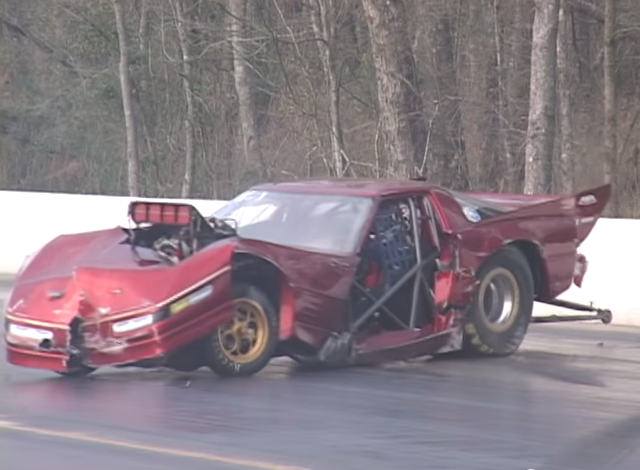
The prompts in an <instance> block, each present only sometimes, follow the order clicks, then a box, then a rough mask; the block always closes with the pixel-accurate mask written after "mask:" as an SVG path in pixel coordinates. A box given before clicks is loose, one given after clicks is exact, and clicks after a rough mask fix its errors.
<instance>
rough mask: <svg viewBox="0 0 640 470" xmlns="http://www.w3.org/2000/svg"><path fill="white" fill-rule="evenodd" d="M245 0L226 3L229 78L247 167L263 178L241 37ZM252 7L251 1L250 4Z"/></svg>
mask: <svg viewBox="0 0 640 470" xmlns="http://www.w3.org/2000/svg"><path fill="white" fill-rule="evenodd" d="M248 1H249V0H229V11H230V13H231V18H230V24H231V44H232V47H233V75H234V79H235V85H236V93H237V95H238V114H239V118H240V125H241V128H242V142H243V148H244V156H245V163H246V165H247V167H250V166H251V165H258V168H260V173H261V176H260V177H261V178H265V177H266V175H267V168H266V165H265V163H264V160H263V154H262V147H261V145H260V129H259V126H258V121H257V104H256V100H255V95H254V94H253V85H252V82H253V80H252V71H251V65H250V63H249V50H248V47H247V41H248V38H247V37H246V35H245V31H246V29H247V28H246V24H247V17H248V14H247V13H248V8H250V7H249V3H248ZM251 4H253V2H251Z"/></svg>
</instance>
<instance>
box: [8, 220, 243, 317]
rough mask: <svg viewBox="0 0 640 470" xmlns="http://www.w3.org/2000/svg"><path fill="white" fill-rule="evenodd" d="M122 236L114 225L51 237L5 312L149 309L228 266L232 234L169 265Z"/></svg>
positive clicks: (20, 277)
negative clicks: (94, 230)
mask: <svg viewBox="0 0 640 470" xmlns="http://www.w3.org/2000/svg"><path fill="white" fill-rule="evenodd" d="M125 240H126V234H125V232H124V231H123V230H122V229H121V228H119V227H117V228H114V229H109V230H102V231H97V232H88V233H80V234H73V235H62V236H60V237H58V238H56V239H54V240H52V241H51V242H49V243H48V244H47V245H45V246H44V247H43V248H42V249H41V250H40V251H39V252H38V253H37V254H35V255H34V256H33V257H32V258H31V259H30V260H29V261H28V262H27V263H26V265H25V267H23V269H22V270H21V272H20V273H19V274H18V278H17V279H16V282H15V284H14V287H13V290H12V292H11V295H10V298H9V301H8V303H7V313H8V314H9V315H12V316H14V317H17V318H20V317H22V318H29V319H32V320H34V319H35V320H40V321H43V322H53V323H64V324H68V323H69V322H70V321H71V319H72V318H73V317H74V316H76V315H78V314H79V315H81V316H84V317H91V316H94V315H109V314H113V313H123V312H127V311H132V310H140V309H147V308H148V309H153V308H155V306H156V305H158V304H162V303H163V302H165V301H168V300H170V299H172V298H174V297H176V296H178V295H181V293H183V292H185V291H188V290H189V289H190V288H193V287H195V286H196V285H197V284H198V283H199V282H201V281H202V280H204V279H206V278H207V277H211V275H213V274H214V273H216V272H218V271H220V270H222V269H224V268H226V267H228V266H229V265H230V261H231V255H232V253H233V249H234V240H233V239H227V240H221V241H219V242H217V243H215V244H213V245H210V246H209V247H207V248H206V249H204V250H202V251H201V252H199V253H198V254H196V255H195V256H192V257H191V258H189V259H187V260H185V261H183V262H182V263H180V264H178V265H176V266H168V265H166V264H164V263H162V262H161V261H160V260H159V259H158V258H157V257H155V255H154V253H153V251H152V250H147V249H138V250H137V252H138V253H139V254H140V256H141V257H143V258H145V259H143V260H141V259H140V258H138V257H136V256H135V254H134V252H133V251H132V249H131V246H130V245H128V244H125V243H123V242H124V241H125ZM185 293H186V292H185ZM81 299H82V302H81Z"/></svg>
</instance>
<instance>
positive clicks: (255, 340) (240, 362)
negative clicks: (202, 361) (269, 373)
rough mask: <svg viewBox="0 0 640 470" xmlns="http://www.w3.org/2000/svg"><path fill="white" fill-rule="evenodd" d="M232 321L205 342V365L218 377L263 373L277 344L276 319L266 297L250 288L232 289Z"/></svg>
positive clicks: (244, 285)
mask: <svg viewBox="0 0 640 470" xmlns="http://www.w3.org/2000/svg"><path fill="white" fill-rule="evenodd" d="M233 296H234V312H233V317H232V319H231V320H230V321H229V322H228V323H226V324H224V325H221V326H220V327H218V328H216V330H215V331H213V332H212V333H213V334H212V335H211V336H210V340H209V341H208V342H207V346H206V348H207V365H208V367H209V368H210V369H211V370H212V371H213V372H215V373H216V374H217V375H221V376H246V375H253V374H255V373H257V372H259V371H260V370H262V369H263V368H264V367H265V366H266V365H267V364H268V363H269V361H270V360H271V357H272V356H273V354H274V353H275V351H276V347H277V344H278V325H279V318H278V314H277V310H276V308H275V307H274V306H273V303H272V302H271V300H270V299H269V297H268V296H267V295H266V294H265V293H264V292H263V291H262V290H260V289H258V288H257V287H255V286H253V285H250V284H236V285H234V287H233Z"/></svg>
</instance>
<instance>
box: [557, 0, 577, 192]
mask: <svg viewBox="0 0 640 470" xmlns="http://www.w3.org/2000/svg"><path fill="white" fill-rule="evenodd" d="M558 18H559V21H558V46H557V50H558V98H559V110H558V111H559V112H558V115H559V117H560V175H559V181H558V183H559V184H558V185H557V186H558V189H559V191H560V192H563V193H572V192H573V190H574V186H575V180H574V178H575V174H574V158H575V157H574V151H573V123H572V112H573V105H572V99H573V97H572V93H571V89H572V88H573V80H572V78H573V76H572V73H571V66H572V61H571V55H570V51H571V37H572V35H571V11H570V9H569V6H568V4H567V0H560V11H559V15H558Z"/></svg>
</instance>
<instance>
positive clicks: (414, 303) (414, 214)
mask: <svg viewBox="0 0 640 470" xmlns="http://www.w3.org/2000/svg"><path fill="white" fill-rule="evenodd" d="M408 201H409V208H410V213H411V223H412V229H413V243H414V246H415V250H416V265H415V266H414V267H413V268H411V269H410V270H409V271H407V272H406V273H405V275H404V276H402V278H400V280H399V281H398V282H397V283H396V284H395V285H394V286H392V287H391V288H390V289H389V290H388V291H387V292H385V293H384V295H382V296H381V297H380V298H379V299H378V300H376V301H375V302H374V304H373V305H372V306H371V307H369V308H368V309H367V310H366V311H365V312H364V313H363V314H362V315H360V317H359V318H358V319H357V320H356V321H355V322H354V323H353V325H352V326H351V332H352V333H355V332H357V330H358V329H359V328H360V327H361V326H362V325H363V324H364V323H365V322H366V321H367V320H369V318H371V317H372V316H373V315H374V314H375V313H376V312H377V311H378V309H380V307H383V308H384V304H385V302H386V301H387V300H389V298H391V296H392V295H394V294H395V293H396V292H398V290H400V288H401V287H402V286H403V285H404V284H405V283H407V282H408V281H409V279H411V278H412V277H414V276H415V277H414V281H413V294H412V299H411V317H410V320H409V325H408V327H407V325H404V323H402V322H400V323H402V325H403V327H404V328H407V329H411V330H413V329H415V328H416V326H415V325H416V317H417V314H418V303H419V300H420V299H419V295H420V286H421V285H424V287H425V288H426V290H427V294H428V295H427V297H428V298H429V301H430V303H431V305H432V306H433V305H434V302H433V292H432V291H431V288H430V287H429V283H428V282H427V280H426V279H425V278H424V272H423V268H424V267H425V266H426V265H427V264H429V263H431V262H432V261H434V260H435V259H436V258H437V257H438V256H439V254H440V252H439V250H434V251H433V252H432V253H430V254H429V256H427V257H426V258H424V259H423V258H422V247H421V241H422V240H421V239H420V235H419V226H418V210H417V208H416V203H415V201H414V200H413V198H408ZM358 287H359V288H360V289H361V290H362V291H363V292H365V293H366V294H367V297H369V298H370V299H371V300H373V299H372V296H371V295H370V294H369V293H368V292H366V291H364V289H362V288H361V287H360V286H358ZM384 310H385V313H387V314H388V313H390V312H389V311H388V310H387V309H386V308H384ZM391 317H392V319H393V320H395V321H398V322H399V321H400V320H399V319H398V318H397V317H395V315H391Z"/></svg>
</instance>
